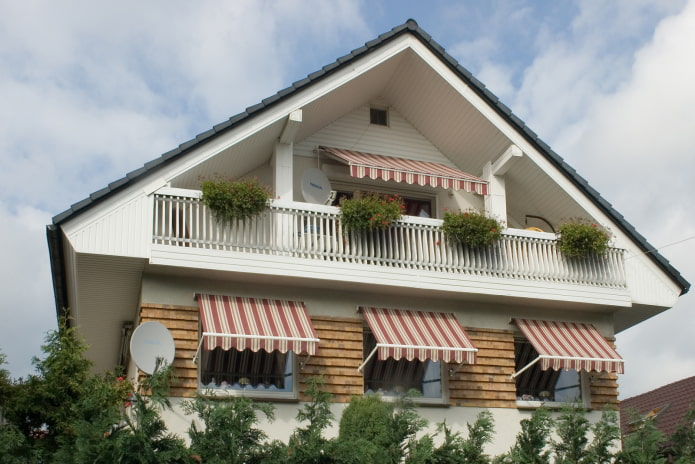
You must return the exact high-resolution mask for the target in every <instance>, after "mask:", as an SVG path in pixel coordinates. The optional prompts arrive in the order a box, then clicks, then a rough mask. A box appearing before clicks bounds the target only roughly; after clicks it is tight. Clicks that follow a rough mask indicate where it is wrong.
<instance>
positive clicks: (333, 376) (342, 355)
mask: <svg viewBox="0 0 695 464" xmlns="http://www.w3.org/2000/svg"><path fill="white" fill-rule="evenodd" d="M311 323H312V324H313V325H314V330H316V334H317V335H318V337H319V340H321V341H320V342H319V349H318V353H316V356H312V357H311V358H310V359H309V362H308V363H307V365H306V366H304V369H302V371H301V374H300V377H299V381H300V384H299V391H300V399H301V400H302V401H308V400H310V398H308V397H307V396H306V394H305V392H306V387H307V385H306V382H307V380H308V379H309V378H310V377H314V376H322V378H323V381H324V382H325V385H324V387H323V390H325V391H327V392H328V393H330V394H332V395H333V401H334V402H336V403H348V402H349V401H350V398H351V397H352V396H353V395H361V394H362V393H363V392H364V380H363V377H362V373H361V372H359V371H358V370H357V368H358V367H359V366H360V364H361V363H362V331H363V323H362V319H360V318H354V319H353V318H340V317H327V316H311Z"/></svg>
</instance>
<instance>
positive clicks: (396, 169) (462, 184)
mask: <svg viewBox="0 0 695 464" xmlns="http://www.w3.org/2000/svg"><path fill="white" fill-rule="evenodd" d="M319 149H320V150H323V151H324V152H326V153H328V154H329V155H332V156H333V157H335V158H337V159H338V160H339V161H342V162H344V163H346V164H348V166H349V167H350V175H351V176H352V177H356V178H360V179H361V178H363V177H369V178H370V179H381V180H393V181H395V182H405V183H407V184H418V185H429V186H432V187H441V188H444V189H454V190H465V191H466V192H475V193H479V194H481V195H487V185H488V184H487V182H486V181H484V180H483V179H481V178H479V177H476V176H474V175H471V174H468V173H466V172H463V171H460V170H458V169H456V168H452V167H449V166H446V165H444V164H441V163H433V162H427V161H415V160H409V159H405V158H396V157H393V156H385V155H374V154H372V153H363V152H359V151H352V150H344V149H342V148H333V147H323V146H322V147H319Z"/></svg>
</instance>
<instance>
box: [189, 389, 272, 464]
mask: <svg viewBox="0 0 695 464" xmlns="http://www.w3.org/2000/svg"><path fill="white" fill-rule="evenodd" d="M183 407H184V411H185V412H186V414H195V415H196V417H197V418H198V419H199V420H200V421H201V422H202V423H203V425H204V428H203V429H199V428H198V426H197V425H196V423H195V422H192V423H191V426H190V428H189V430H188V435H189V437H190V439H191V453H193V454H194V455H197V456H200V458H201V459H202V462H205V463H211V464H222V463H230V464H242V463H246V464H250V463H254V462H260V461H261V459H262V457H263V456H264V454H265V451H266V450H265V449H264V446H263V441H264V440H265V439H266V434H265V433H264V432H263V431H262V430H260V429H259V428H258V427H257V426H258V422H259V416H258V413H262V414H263V415H265V416H266V418H268V419H269V420H272V419H273V418H274V416H273V414H274V408H273V406H272V405H271V404H270V403H254V402H253V401H251V400H250V399H248V398H245V397H234V398H219V399H217V398H210V397H206V396H202V395H201V396H198V397H196V398H195V399H194V400H192V401H187V402H186V403H184V406H183Z"/></svg>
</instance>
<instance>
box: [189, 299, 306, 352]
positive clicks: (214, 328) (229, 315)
mask: <svg viewBox="0 0 695 464" xmlns="http://www.w3.org/2000/svg"><path fill="white" fill-rule="evenodd" d="M196 299H197V300H198V308H199V309H200V321H201V324H202V327H203V334H202V339H201V342H203V341H204V342H205V349H207V350H212V349H215V348H216V347H220V348H222V349H223V350H230V349H235V350H239V351H243V350H245V349H250V350H251V351H254V352H255V351H258V350H265V351H267V352H268V353H270V352H272V351H276V350H277V351H280V352H281V353H286V352H288V351H293V352H295V353H297V354H299V353H307V354H309V355H314V354H316V348H317V344H318V342H319V339H318V337H317V336H316V332H315V331H314V327H313V326H312V325H311V321H310V320H309V315H308V314H307V311H306V308H305V306H304V303H303V302H301V301H291V300H272V299H266V298H247V297H239V296H227V295H210V294H204V293H198V294H196Z"/></svg>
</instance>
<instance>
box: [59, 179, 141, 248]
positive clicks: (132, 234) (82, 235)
mask: <svg viewBox="0 0 695 464" xmlns="http://www.w3.org/2000/svg"><path fill="white" fill-rule="evenodd" d="M116 197H117V198H118V195H116ZM152 217H153V216H152V198H151V197H150V196H148V195H145V193H144V192H140V193H138V194H136V195H135V196H134V197H131V198H127V199H125V200H124V199H120V201H119V199H116V200H110V201H108V202H105V204H104V205H102V206H101V207H100V208H92V209H91V210H89V211H87V212H86V213H84V214H83V215H81V216H78V217H77V218H75V220H73V221H70V223H68V224H65V225H64V226H63V230H64V231H65V234H66V236H67V238H68V240H69V241H70V243H71V245H72V247H73V248H74V250H75V252H77V253H93V254H103V255H114V256H125V257H133V258H147V257H148V256H149V249H150V242H151V240H152Z"/></svg>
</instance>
